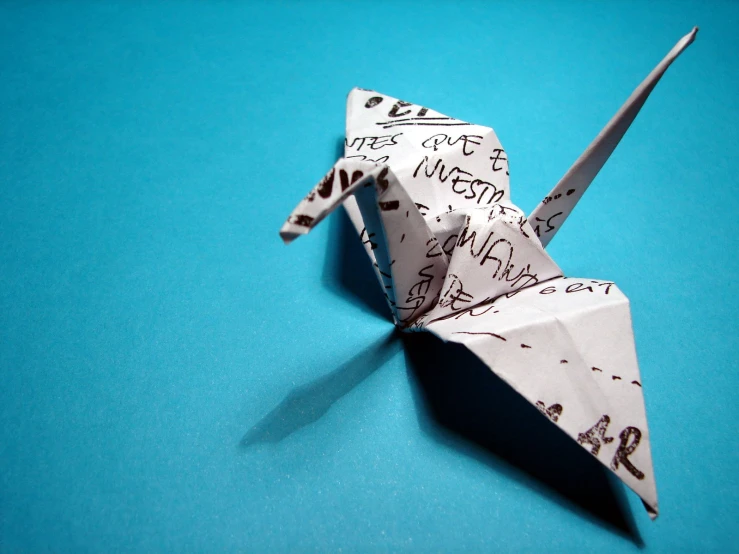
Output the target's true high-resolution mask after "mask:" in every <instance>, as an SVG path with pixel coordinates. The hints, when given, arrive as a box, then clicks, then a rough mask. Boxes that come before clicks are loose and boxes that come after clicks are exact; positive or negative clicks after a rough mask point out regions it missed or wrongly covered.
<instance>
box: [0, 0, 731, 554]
mask: <svg viewBox="0 0 739 554" xmlns="http://www.w3.org/2000/svg"><path fill="white" fill-rule="evenodd" d="M694 25H699V26H700V27H701V31H700V33H699V34H698V38H697V40H696V42H695V43H694V44H693V45H692V46H691V47H690V48H689V49H688V50H687V51H686V52H685V54H684V55H683V56H682V57H681V58H680V59H679V60H678V61H677V62H676V63H675V64H674V66H673V67H672V68H671V69H670V70H669V71H668V73H667V74H666V76H665V77H664V78H663V80H662V81H661V82H660V83H659V85H658V86H657V88H656V90H655V91H654V93H653V94H652V96H651V98H650V99H649V101H648V102H647V104H646V106H645V107H644V109H643V111H642V113H641V114H640V115H639V117H638V118H637V120H636V122H635V124H634V125H633V127H632V129H631V130H630V131H629V132H628V134H627V136H626V138H625V140H624V141H623V142H622V144H621V145H620V146H619V147H618V149H617V150H616V152H615V155H614V156H613V158H612V159H611V160H610V161H609V162H608V164H607V166H606V168H605V169H604V170H603V171H602V173H601V174H600V175H599V176H598V178H597V179H596V181H595V183H594V184H593V186H592V187H591V189H590V190H589V191H588V193H587V195H586V196H585V198H584V199H583V201H582V202H581V204H580V205H579V206H578V208H577V209H576V211H575V212H574V214H573V215H572V217H571V218H570V219H569V220H568V223H567V225H566V226H565V227H564V228H563V230H562V231H561V232H560V234H559V235H558V236H557V238H556V239H555V240H554V242H553V243H552V244H551V246H550V251H551V253H552V256H553V257H554V259H555V260H556V261H557V262H558V263H559V264H560V266H561V267H562V268H563V269H564V271H565V272H566V273H567V274H568V275H573V276H582V277H593V278H603V279H612V280H614V281H615V282H616V283H617V284H618V285H619V286H620V287H621V289H622V290H623V291H624V292H625V293H626V294H627V295H628V296H629V298H630V299H631V303H632V312H633V320H634V329H635V333H636V342H637V348H638V354H639V359H640V364H641V369H642V381H643V383H644V393H645V398H646V404H647V412H648V418H649V424H650V430H651V435H652V449H653V453H654V463H655V471H656V477H657V486H658V491H659V496H660V506H661V515H660V517H659V519H658V520H657V521H655V522H651V521H650V520H649V518H648V517H647V514H646V512H644V510H643V509H642V506H641V504H640V502H639V501H638V499H637V498H636V496H635V495H633V494H632V493H631V492H630V491H624V490H623V487H621V485H619V484H618V483H615V482H612V481H610V480H607V478H606V477H605V473H604V472H601V473H598V472H599V471H600V470H599V467H598V466H593V465H592V463H591V460H590V458H589V457H588V456H587V455H586V454H583V455H580V454H579V452H580V451H579V450H578V454H577V455H575V454H572V452H571V450H568V449H567V447H566V446H564V445H562V444H561V443H559V442H556V441H557V440H558V439H556V438H552V439H551V440H552V441H555V442H554V443H553V444H552V445H551V447H547V446H546V441H547V440H550V439H549V438H548V437H547V432H548V431H551V432H555V433H556V430H555V429H554V428H546V430H545V431H547V432H544V431H542V429H540V428H538V427H536V425H538V423H536V422H538V419H536V418H532V417H530V416H531V413H532V412H530V411H529V410H530V409H529V408H528V407H527V405H525V404H524V405H521V404H517V403H516V400H515V398H513V399H512V398H510V395H509V394H508V395H507V392H506V391H505V390H501V387H502V384H501V383H500V382H497V381H495V380H494V379H493V378H492V377H489V376H488V375H487V373H485V372H483V373H481V372H480V370H479V367H477V366H475V364H474V360H471V359H470V358H469V357H465V356H464V355H463V354H462V353H460V352H459V351H455V350H453V349H452V350H450V351H447V350H445V349H444V348H439V345H436V344H433V343H431V342H428V341H427V342H423V341H421V342H420V343H419V342H418V341H409V340H408V339H400V338H398V337H397V336H395V335H393V333H392V326H391V324H390V323H389V322H388V320H387V319H386V318H385V317H384V315H382V312H381V306H378V300H381V298H380V297H379V296H378V293H377V291H376V290H375V289H374V286H375V283H374V281H373V277H372V275H371V272H370V268H369V266H368V265H367V263H366V262H365V261H364V259H363V258H362V257H361V251H360V250H358V249H357V248H356V246H357V244H356V239H355V238H354V237H353V236H352V235H351V232H352V231H351V229H349V228H348V226H347V224H346V219H345V218H344V216H342V215H340V214H336V215H333V216H332V217H331V218H330V219H329V220H328V221H327V222H326V223H325V224H323V225H322V226H320V227H319V228H317V229H316V230H315V232H314V233H312V234H311V235H310V236H309V237H307V238H304V239H300V240H299V241H297V242H296V243H295V244H293V245H291V246H289V247H286V246H283V245H282V243H281V242H280V240H279V237H278V234H277V231H278V229H279V228H280V226H281V224H282V222H283V220H284V218H285V217H286V216H287V214H288V213H289V212H290V210H291V209H292V208H293V206H294V205H295V204H296V203H297V202H298V201H299V200H300V198H302V196H303V195H304V194H305V193H306V192H307V191H308V190H309V189H310V187H312V186H313V185H314V184H315V183H316V182H317V180H318V179H320V178H321V177H322V176H323V174H324V173H325V172H326V171H327V169H328V168H329V167H330V166H331V164H332V163H333V162H334V160H335V159H336V156H337V151H338V149H339V146H340V144H341V142H340V141H341V139H342V136H343V129H344V101H345V96H346V94H347V92H348V91H349V90H350V89H351V88H352V87H354V86H360V87H364V88H372V89H376V90H379V91H382V92H384V93H386V94H389V95H393V96H396V97H400V98H403V99H406V100H409V101H411V102H414V103H418V104H422V105H426V106H429V107H432V108H434V109H436V110H439V111H441V112H442V113H446V114H448V115H452V116H454V117H458V118H460V119H464V120H468V121H473V122H476V123H481V124H484V125H490V126H492V127H494V128H495V130H496V132H497V134H498V136H499V137H500V139H501V141H502V142H503V145H504V146H505V148H506V150H507V152H508V156H509V159H510V165H511V184H512V197H513V200H514V202H516V203H517V204H518V205H519V206H521V207H522V208H524V209H525V210H527V211H528V210H530V209H532V208H533V207H534V206H535V205H536V203H537V201H538V200H539V199H541V198H542V196H543V195H544V194H545V193H546V192H547V191H548V190H549V189H550V187H551V186H552V185H553V184H554V183H555V182H556V181H557V180H558V179H559V177H560V176H561V175H562V174H563V173H564V172H565V170H566V169H567V168H568V167H569V165H570V164H571V163H572V162H573V161H574V159H575V158H576V157H577V156H578V155H579V154H580V153H581V152H582V151H583V149H584V148H585V147H586V146H587V144H588V143H589V142H590V140H591V139H592V138H593V137H594V136H595V134H596V133H597V132H598V130H599V129H600V128H601V127H602V126H603V125H604V124H605V122H606V121H607V120H608V119H609V118H610V117H611V116H612V115H613V113H614V112H615V111H616V109H617V108H618V107H619V106H620V105H621V103H622V102H623V101H624V100H625V99H626V98H627V96H628V95H629V93H630V92H631V90H632V89H633V88H634V87H635V86H636V85H637V84H638V83H639V82H640V80H641V79H642V78H643V77H644V76H646V74H647V73H648V72H649V71H650V70H651V69H652V67H653V66H654V65H655V64H656V63H657V62H658V61H659V60H660V59H661V58H662V57H663V56H664V55H665V54H666V53H667V51H668V50H669V49H670V48H671V47H672V46H673V44H674V43H675V42H676V41H677V40H678V39H679V38H680V37H681V36H683V35H684V34H685V33H687V32H688V31H690V29H691V28H692V27H693V26H694ZM738 28H739V4H737V3H731V2H728V3H720V2H713V3H707V2H706V3H704V2H694V3H683V2H674V1H670V2H651V3H641V2H635V3H624V2H612V3H592V2H520V3H494V2H437V1H427V2H418V3H399V2H384V1H379V0H378V1H373V2H361V3H360V2H312V3H310V2H301V3H298V2H252V3H247V2H242V3H237V2H194V1H189V2H168V1H163V2H117V3H113V2H59V3H53V2H2V3H1V4H0V371H1V373H0V375H1V377H2V380H1V382H2V384H1V385H0V551H2V552H42V551H54V552H113V551H118V552H185V551H200V552H222V551H224V552H225V551H234V552H236V551H242V552H243V551H251V552H267V551H275V552H288V551H289V552H301V551H320V552H326V551H342V552H365V551H394V552H402V551H409V552H412V551H415V552H429V551H439V552H450V551H459V552H462V551H464V552H476V551H536V550H542V551H548V552H572V551H599V552H628V551H634V550H639V549H643V550H644V551H647V552H675V551H679V550H686V551H687V550H689V551H723V552H726V551H731V550H736V549H737V541H738V540H739V535H738V534H737V526H736V523H737V516H738V515H739V494H738V486H739V480H738V478H737V469H738V466H739V464H738V463H737V462H739V453H738V449H737V446H736V440H737V424H736V418H737V396H736V395H737V389H738V385H739V379H738V378H737V340H736V335H735V333H736V328H737V309H738V308H739V303H738V302H737V291H736V276H737V275H738V274H739V263H737V236H738V234H739V227H738V226H737V209H738V208H739V200H738V197H739V177H738V174H739V163H738V162H737V148H739V110H738V107H739V106H738V105H737V98H738V97H739V62H737V54H739V49H738V46H739V33H737V29H738ZM429 352H431V354H429ZM500 406H506V409H498V407H500ZM509 407H510V409H508V408H509ZM534 419H536V422H534ZM522 422H524V423H522ZM516 425H523V427H521V428H520V429H518V430H516V431H515V432H514V433H513V435H511V434H510V433H508V434H506V433H507V431H506V430H507V429H510V428H514V429H515V426H516ZM532 437H533V438H532ZM542 441H544V442H542ZM534 444H537V445H540V446H539V447H536V448H535V447H534V446H533V445H534ZM541 444H545V446H543V447H542V446H541ZM573 444H574V443H573ZM528 445H531V448H529V446H528ZM527 452H528V454H527ZM563 456H565V458H566V459H565V458H563ZM563 460H565V461H564V462H563ZM552 468H554V469H552Z"/></svg>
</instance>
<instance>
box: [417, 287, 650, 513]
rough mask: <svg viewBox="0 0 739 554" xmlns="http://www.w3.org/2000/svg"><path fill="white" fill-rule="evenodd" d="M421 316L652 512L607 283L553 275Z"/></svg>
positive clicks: (628, 335)
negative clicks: (488, 299) (449, 312)
mask: <svg viewBox="0 0 739 554" xmlns="http://www.w3.org/2000/svg"><path fill="white" fill-rule="evenodd" d="M429 316H431V314H429ZM422 322H423V323H424V324H425V326H426V329H428V330H429V331H431V332H433V333H434V334H436V335H438V336H439V337H440V338H442V339H443V340H446V341H453V342H458V343H461V344H464V345H465V346H467V348H469V349H470V350H471V351H472V352H473V353H474V354H476V355H477V356H478V357H479V358H480V359H481V360H482V361H483V362H484V363H485V364H486V365H487V366H488V367H489V368H490V369H491V370H492V371H493V372H495V374H496V375H498V376H500V377H501V378H502V379H503V380H504V381H506V382H507V383H508V384H509V385H510V386H512V387H513V388H514V389H515V390H516V391H518V392H519V393H520V394H521V395H522V396H523V397H524V398H526V399H527V400H528V401H529V402H531V403H532V404H533V405H535V406H537V407H538V408H539V409H540V410H541V411H542V413H543V414H544V415H545V416H547V417H549V418H550V419H552V421H553V422H554V423H555V424H556V425H557V426H558V427H560V428H561V429H562V430H563V431H565V433H567V434H568V435H569V436H570V437H571V438H572V439H574V440H576V441H577V442H578V443H580V444H581V445H582V446H583V447H584V448H585V449H586V450H588V451H589V452H591V453H592V454H593V455H594V456H596V457H597V458H598V460H600V461H601V462H602V463H603V464H604V465H606V466H607V467H609V468H610V469H611V470H612V471H613V472H614V473H615V474H616V475H617V476H618V477H619V478H620V479H621V480H622V481H623V482H624V483H626V485H628V486H629V487H630V488H631V489H633V490H634V491H635V492H636V493H637V494H638V495H639V496H640V497H641V498H642V499H643V500H644V502H645V503H646V504H647V505H648V506H649V507H650V508H651V509H652V510H653V511H654V513H655V514H656V512H657V493H656V486H655V481H654V472H653V468H652V457H651V449H650V444H649V431H648V428H647V420H646V413H645V409H644V400H643V395H642V386H641V378H640V376H639V368H638V365H637V360H636V352H635V348H634V339H633V331H632V327H631V317H630V313H629V304H628V300H627V299H626V297H625V296H624V295H623V294H622V293H621V291H619V290H618V289H617V288H616V286H615V285H614V284H613V283H610V282H607V281H596V280H592V279H572V278H561V279H553V280H551V281H549V282H546V283H541V284H539V285H536V286H533V287H529V288H526V289H524V290H522V291H520V292H518V293H517V294H515V295H514V296H512V297H506V296H503V297H501V298H499V299H497V300H495V301H494V302H493V303H491V304H488V305H484V306H478V307H476V308H471V309H467V310H459V311H458V312H457V313H456V314H455V315H453V316H448V317H446V318H445V319H441V320H436V321H431V320H430V317H427V318H424V319H423V320H422ZM550 407H554V408H552V410H550V412H551V413H549V412H547V408H550ZM555 412H556V413H555ZM553 415H556V418H554V417H553Z"/></svg>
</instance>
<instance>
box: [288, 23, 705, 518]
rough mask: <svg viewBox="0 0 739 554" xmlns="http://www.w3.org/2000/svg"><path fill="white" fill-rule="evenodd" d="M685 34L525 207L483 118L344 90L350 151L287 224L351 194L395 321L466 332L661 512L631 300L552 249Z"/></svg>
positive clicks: (301, 224) (496, 368) (414, 327)
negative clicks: (574, 274) (563, 264)
mask: <svg viewBox="0 0 739 554" xmlns="http://www.w3.org/2000/svg"><path fill="white" fill-rule="evenodd" d="M696 33H697V28H696V29H693V30H692V31H691V32H690V33H689V34H688V35H686V36H685V37H683V38H682V39H681V40H680V41H679V42H678V43H677V45H675V47H674V48H673V49H672V50H671V51H670V52H669V53H668V55H667V56H666V57H665V59H664V60H662V62H660V64H659V65H658V66H657V67H656V68H655V69H654V70H653V71H652V72H651V73H650V74H649V76H648V77H647V78H646V79H645V80H644V82H642V83H641V84H640V85H639V86H638V87H637V89H636V90H635V91H634V92H633V93H632V95H631V96H630V97H629V99H628V100H627V101H626V103H625V104H624V105H623V106H622V107H621V109H620V110H619V111H618V112H617V113H616V115H615V116H614V117H613V119H611V121H610V122H609V123H608V124H607V125H606V127H605V128H604V129H603V130H602V131H601V132H600V134H598V136H597V137H596V138H595V140H594V141H593V142H592V144H591V145H590V146H589V147H588V148H587V150H586V151H585V152H584V153H583V155H582V156H581V157H580V158H579V159H578V160H577V161H576V162H575V164H574V165H573V166H572V168H571V169H570V170H569V171H568V172H567V173H566V175H565V176H564V177H563V178H562V180H561V181H560V182H559V183H558V184H557V185H556V186H555V187H554V189H552V191H551V192H550V193H549V194H548V195H547V196H546V197H545V198H544V200H543V201H542V202H541V203H540V204H539V206H537V208H536V209H535V210H534V211H533V212H532V213H531V215H529V216H528V217H527V216H526V215H525V214H524V213H523V212H522V211H521V210H520V209H519V208H517V207H516V206H514V205H513V204H512V203H511V202H510V198H509V186H508V160H507V156H506V153H505V150H504V149H503V147H502V146H501V144H500V141H499V140H498V137H497V136H496V135H495V133H494V131H493V130H492V129H491V128H489V127H482V126H480V125H474V124H472V123H466V122H464V121H460V120H458V119H454V118H451V117H447V116H445V115H443V114H440V113H439V112H435V111H433V110H430V109H428V108H424V107H422V106H418V105H414V104H410V103H408V102H403V101H401V100H398V99H396V98H391V97H389V96H387V95H384V94H379V93H377V92H373V91H370V90H364V89H354V90H352V91H351V93H350V94H349V98H348V102H347V124H346V141H345V155H344V158H342V159H341V160H339V161H338V162H337V163H336V165H334V167H333V168H332V169H331V171H330V172H329V173H328V174H327V175H326V176H325V177H324V178H323V179H322V180H321V181H320V183H318V185H317V186H316V187H315V188H314V189H313V190H312V191H311V192H310V193H309V194H308V196H306V197H305V199H304V200H303V201H302V202H301V203H300V204H299V205H298V206H297V208H296V209H295V210H294V211H293V213H292V214H291V215H290V217H289V218H288V220H287V222H286V223H285V225H284V226H283V227H282V229H281V231H280V235H281V236H282V238H283V240H284V241H285V242H290V241H291V240H293V239H294V238H296V237H297V236H299V235H301V234H305V233H307V232H308V231H310V229H312V228H313V227H314V226H315V225H317V224H318V223H319V222H320V221H321V220H322V219H323V218H324V217H326V215H328V214H329V213H330V212H331V211H332V210H334V209H335V208H336V207H337V206H338V205H340V204H343V205H344V207H345V208H346V210H347V212H348V214H349V217H350V218H351V220H352V223H353V224H354V226H355V227H356V228H357V232H358V233H359V235H360V238H361V240H362V242H363V244H364V246H365V250H366V252H367V254H368V255H369V257H370V259H371V260H372V263H373V266H374V268H375V272H376V275H377V278H378V280H379V282H380V285H381V287H382V289H383V291H384V293H385V297H386V299H387V302H388V305H389V306H390V310H391V312H392V315H393V319H394V321H395V323H396V325H398V326H399V327H400V328H401V329H403V330H404V331H409V332H412V331H430V332H432V333H434V334H435V335H437V336H438V337H440V338H441V339H443V340H444V341H452V342H457V343H461V344H464V345H465V346H466V347H467V348H469V349H470V350H471V351H472V352H473V353H474V354H475V355H477V357H479V358H480V360H482V361H483V362H484V363H485V364H486V365H487V366H488V367H489V368H490V369H491V370H492V371H493V372H494V373H495V374H496V375H498V376H499V377H501V378H502V379H503V380H504V381H505V382H507V383H508V384H509V385H510V386H511V387H513V388H514V389H515V390H516V391H517V392H518V393H520V394H521V395H522V396H523V397H524V398H526V399H527V400H528V401H529V402H531V403H532V404H533V405H535V406H536V407H537V408H538V409H539V410H540V411H541V413H542V415H543V416H544V417H547V418H548V419H549V420H551V421H552V422H553V423H554V424H555V425H556V426H558V427H559V428H560V429H562V430H563V431H564V432H565V433H567V434H568V435H569V436H570V437H571V438H572V439H574V440H575V441H577V442H578V443H579V444H580V445H582V446H583V448H585V449H586V450H587V451H588V452H590V453H591V454H592V455H593V456H595V457H596V458H597V459H598V460H600V461H601V462H602V463H603V464H604V465H606V466H607V467H608V468H610V469H611V470H612V471H613V472H614V473H615V474H616V475H617V476H618V477H619V478H620V479H621V480H622V481H623V482H624V483H626V485H628V486H629V487H630V488H631V489H633V490H634V491H635V492H636V493H637V494H638V495H639V496H640V497H641V498H642V500H643V501H644V505H645V506H646V508H647V511H648V512H649V514H650V516H651V517H652V518H655V517H656V516H657V513H658V505H657V490H656V485H655V480H654V471H653V468H652V456H651V451H650V444H649V431H648V427H647V419H646V413H645V409H644V399H643V393H642V382H641V377H640V375H639V367H638V364H637V359H636V352H635V348H634V335H633V330H632V325H631V315H630V312H629V301H628V299H627V298H626V297H625V296H624V294H623V293H622V292H621V291H620V290H619V289H618V287H617V286H616V285H615V284H614V283H612V282H609V281H601V280H596V279H587V278H581V279H580V278H571V277H565V276H564V275H563V273H562V270H561V269H560V268H559V267H558V266H557V264H556V263H555V262H554V261H553V260H552V259H551V258H550V257H549V255H548V254H547V253H546V251H545V250H544V248H545V247H546V245H547V244H548V243H549V241H550V240H551V239H552V238H553V237H554V235H555V233H556V232H557V231H558V230H559V228H560V227H561V226H562V224H563V223H564V221H565V219H566V218H567V216H568V215H569V214H570V212H571V211H572V210H573V208H574V207H575V204H577V201H578V200H579V199H580V198H581V197H582V195H583V193H584V192H585V190H586V189H587V187H588V186H589V185H590V183H591V181H592V180H593V179H594V177H595V176H596V175H597V173H598V171H599V170H600V168H601V167H602V166H603V164H604V163H605V162H606V160H607V159H608V157H609V156H610V155H611V153H612V152H613V150H614V149H615V148H616V145H618V143H619V141H620V140H621V138H622V137H623V135H624V133H625V132H626V130H627V129H628V128H629V126H630V125H631V122H632V121H633V120H634V118H635V117H636V114H637V113H638V112H639V110H640V109H641V107H642V105H643V104H644V102H645V100H646V99H647V97H648V96H649V94H650V92H651V91H652V89H653V88H654V86H655V85H656V84H657V82H658V81H659V79H660V77H661V76H662V75H663V74H664V72H665V71H666V70H667V67H668V66H669V65H670V64H671V63H672V62H673V61H674V60H675V58H677V56H678V55H679V54H680V53H681V52H682V51H683V50H684V49H685V48H686V47H687V46H688V45H689V44H690V43H691V42H692V41H693V39H694V38H695V35H696Z"/></svg>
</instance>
